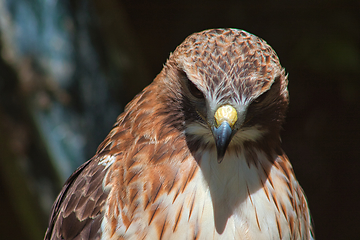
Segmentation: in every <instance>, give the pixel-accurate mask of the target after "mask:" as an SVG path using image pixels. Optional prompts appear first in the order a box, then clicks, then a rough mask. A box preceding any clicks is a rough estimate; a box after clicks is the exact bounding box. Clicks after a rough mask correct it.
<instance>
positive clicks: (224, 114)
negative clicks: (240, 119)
mask: <svg viewBox="0 0 360 240" xmlns="http://www.w3.org/2000/svg"><path fill="white" fill-rule="evenodd" d="M214 117H215V121H216V127H217V128H218V127H219V126H220V125H221V124H222V123H223V122H224V121H227V122H228V123H229V125H230V127H231V128H232V127H233V126H234V124H235V123H236V121H237V112H236V109H235V108H234V107H233V106H231V105H223V106H221V107H219V108H218V109H217V110H216V112H215V115H214Z"/></svg>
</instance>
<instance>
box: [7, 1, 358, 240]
mask: <svg viewBox="0 0 360 240" xmlns="http://www.w3.org/2000/svg"><path fill="white" fill-rule="evenodd" d="M359 13H360V2H359V1H358V0H332V1H324V0H322V1H321V0H315V1H301V2H297V3H291V2H289V1H283V0H279V1H247V2H244V1H214V0H213V1H194V0H193V1H188V0H183V1H116V0H108V1H100V0H93V1H90V0H75V1H72V0H62V1H56V0H49V1H35V0H31V1H29V0H0V40H1V41H0V50H1V58H0V164H1V165H0V206H1V218H0V232H1V235H2V238H3V239H34V240H35V239H41V238H42V237H43V235H44V232H45V229H46V226H47V220H48V217H49V213H50V208H51V205H52V203H53V201H54V199H55V197H56V195H57V194H58V192H59V191H60V188H61V186H62V184H63V182H64V181H65V180H66V178H67V177H68V176H69V175H70V174H71V173H72V171H73V170H74V169H75V168H76V167H77V166H79V165H80V164H81V163H82V162H84V161H86V160H87V159H89V158H90V157H91V156H92V155H93V154H94V153H95V151H96V148H97V146H98V144H100V142H101V141H102V140H103V139H104V137H105V136H106V135H107V133H108V132H109V130H110V129H111V127H112V124H113V123H114V122H115V120H116V117H117V115H118V114H120V113H121V111H122V109H123V107H124V106H125V105H126V103H127V102H128V101H130V100H131V99H132V98H133V96H134V95H135V94H136V93H138V92H139V91H140V90H141V89H142V88H143V87H145V86H146V85H147V84H149V83H150V82H151V81H152V79H153V78H154V77H155V76H156V74H157V73H159V72H160V70H161V68H162V65H163V64H164V63H165V61H166V59H167V57H168V56H169V53H170V52H171V51H173V50H174V49H175V47H176V46H177V45H178V44H180V43H181V42H182V41H183V40H184V39H185V37H186V36H188V35H190V34H191V33H193V32H197V31H201V30H204V29H209V28H216V27H233V28H240V29H244V30H246V31H249V32H250V33H253V34H255V35H257V36H259V37H261V38H263V39H265V40H266V41H267V42H268V43H269V44H270V45H271V46H272V47H273V48H274V49H275V51H276V52H277V54H278V55H279V58H280V60H281V63H282V65H283V66H284V67H285V68H286V71H287V72H288V73H289V91H290V108H289V111H288V117H287V123H286V124H285V125H284V131H283V132H282V140H283V148H284V149H285V151H286V153H287V155H288V156H289V158H290V160H291V162H292V164H293V167H294V170H295V173H296V175H297V177H298V179H299V181H300V183H301V185H302V187H303V188H304V190H305V192H306V194H307V197H308V202H309V205H310V209H311V213H312V217H313V220H314V224H315V234H316V238H317V239H357V238H358V237H359V235H360V228H359V227H358V226H359V225H360V210H359V209H358V208H357V204H358V203H359V202H360V180H359V174H360V157H359V156H360V95H359V92H360V14H359Z"/></svg>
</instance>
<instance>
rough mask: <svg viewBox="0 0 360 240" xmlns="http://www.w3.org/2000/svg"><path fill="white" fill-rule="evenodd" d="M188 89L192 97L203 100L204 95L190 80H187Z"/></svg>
mask: <svg viewBox="0 0 360 240" xmlns="http://www.w3.org/2000/svg"><path fill="white" fill-rule="evenodd" d="M188 88H189V91H190V93H191V94H192V95H193V96H194V97H196V98H198V99H203V98H204V94H203V93H202V92H201V91H200V90H199V89H198V88H197V87H196V86H195V84H194V83H193V82H191V81H190V80H188Z"/></svg>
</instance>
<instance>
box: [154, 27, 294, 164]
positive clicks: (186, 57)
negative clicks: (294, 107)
mask: <svg viewBox="0 0 360 240" xmlns="http://www.w3.org/2000/svg"><path fill="white" fill-rule="evenodd" d="M158 79H159V80H160V81H163V82H162V85H163V86H166V87H165V88H164V90H163V91H166V94H165V95H166V96H167V97H168V98H167V99H166V101H168V102H167V107H168V108H169V109H171V110H169V111H168V113H171V112H178V113H183V114H182V115H181V114H179V115H177V116H174V115H172V114H169V122H177V123H179V121H174V119H173V118H181V117H182V119H183V121H182V122H181V123H182V125H181V126H182V127H184V130H185V132H186V136H187V139H188V142H191V143H192V144H189V146H191V148H196V149H197V148H200V147H204V146H206V147H209V146H215V147H216V149H217V159H218V162H219V163H220V162H221V161H222V160H223V158H224V155H225V153H226V152H229V151H236V149H238V148H241V147H243V146H245V145H247V144H255V145H256V144H261V146H262V147H264V144H265V147H268V148H271V149H274V148H275V149H276V147H277V146H278V145H279V141H280V137H279V130H280V129H281V125H282V122H283V120H284V117H285V111H286V108H287V105H288V92H287V76H286V75H285V71H284V69H283V68H282V67H281V65H280V62H279V59H278V57H277V55H276V53H275V52H274V50H273V49H272V48H271V47H270V46H269V45H268V44H267V43H266V42H265V41H264V40H262V39H260V38H258V37H257V36H255V35H252V34H250V33H248V32H245V31H241V30H236V29H212V30H207V31H203V32H201V33H197V34H193V35H191V36H189V37H188V38H187V39H186V40H185V41H184V42H183V43H182V44H181V45H179V46H178V47H177V48H176V50H175V51H174V53H173V54H171V55H170V58H169V60H168V61H167V63H166V65H165V67H164V69H163V72H162V77H161V78H158ZM177 103H181V106H178V105H179V104H177ZM174 108H176V109H174ZM179 108H181V109H179ZM172 110H175V111H172ZM193 150H195V149H193Z"/></svg>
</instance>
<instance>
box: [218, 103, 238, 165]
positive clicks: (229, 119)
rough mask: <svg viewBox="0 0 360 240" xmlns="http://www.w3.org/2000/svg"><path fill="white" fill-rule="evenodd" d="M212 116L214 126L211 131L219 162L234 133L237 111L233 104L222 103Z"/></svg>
mask: <svg viewBox="0 0 360 240" xmlns="http://www.w3.org/2000/svg"><path fill="white" fill-rule="evenodd" d="M214 118H215V121H216V126H215V127H213V128H212V132H213V135H214V138H215V144H216V150H217V160H218V163H221V162H222V160H223V159H224V156H225V152H226V149H227V147H228V146H229V144H230V141H231V138H232V137H233V135H234V129H233V127H234V125H235V123H236V121H237V112H236V109H235V108H234V107H233V106H230V105H223V106H221V107H219V108H218V109H217V110H216V112H215V115H214Z"/></svg>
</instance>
